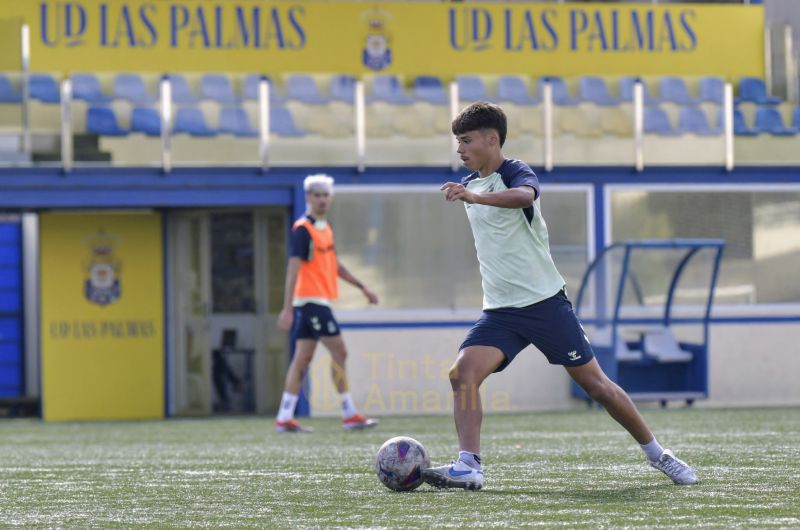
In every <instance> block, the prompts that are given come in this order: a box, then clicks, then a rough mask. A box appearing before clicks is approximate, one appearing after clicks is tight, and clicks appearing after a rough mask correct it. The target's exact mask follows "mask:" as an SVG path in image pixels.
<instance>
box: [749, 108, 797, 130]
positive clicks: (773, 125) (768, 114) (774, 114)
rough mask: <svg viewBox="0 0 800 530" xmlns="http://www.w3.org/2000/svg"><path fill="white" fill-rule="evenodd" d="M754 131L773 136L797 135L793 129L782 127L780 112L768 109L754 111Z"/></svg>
mask: <svg viewBox="0 0 800 530" xmlns="http://www.w3.org/2000/svg"><path fill="white" fill-rule="evenodd" d="M755 129H756V131H758V132H762V133H769V134H772V135H774V136H794V135H795V134H797V131H796V130H795V129H794V128H786V127H784V126H783V118H781V114H780V112H778V111H777V109H774V108H770V107H761V108H759V109H758V110H756V123H755Z"/></svg>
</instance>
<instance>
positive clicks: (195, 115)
mask: <svg viewBox="0 0 800 530" xmlns="http://www.w3.org/2000/svg"><path fill="white" fill-rule="evenodd" d="M172 130H173V132H175V133H186V134H190V135H192V136H214V135H216V134H217V132H216V131H215V130H213V129H210V128H209V127H208V126H207V125H206V118H205V116H204V115H203V111H202V110H200V109H199V108H197V107H181V108H179V109H178V112H176V113H175V123H174V125H173V127H172Z"/></svg>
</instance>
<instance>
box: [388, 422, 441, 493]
mask: <svg viewBox="0 0 800 530" xmlns="http://www.w3.org/2000/svg"><path fill="white" fill-rule="evenodd" d="M428 467H431V459H430V457H429V456H428V451H426V450H425V447H423V446H422V444H421V443H419V442H418V441H416V440H415V439H413V438H409V437H408V436H396V437H394V438H390V439H389V440H386V442H384V444H383V445H382V446H381V448H380V449H378V454H377V456H376V457H375V472H376V473H377V474H378V478H379V479H380V481H381V482H383V484H384V485H385V486H386V487H387V488H389V489H393V490H395V491H411V490H413V489H414V488H416V487H418V486H419V485H420V484H422V470H423V469H425V468H428Z"/></svg>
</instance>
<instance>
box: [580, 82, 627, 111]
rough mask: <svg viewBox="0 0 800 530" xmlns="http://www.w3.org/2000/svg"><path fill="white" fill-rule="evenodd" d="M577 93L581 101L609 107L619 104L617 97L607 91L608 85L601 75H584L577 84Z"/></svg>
mask: <svg viewBox="0 0 800 530" xmlns="http://www.w3.org/2000/svg"><path fill="white" fill-rule="evenodd" d="M578 95H579V96H580V98H581V99H582V100H583V101H588V102H589V103H594V104H595V105H602V106H606V107H610V106H613V105H618V104H619V102H620V101H619V99H617V98H615V97H613V96H612V95H611V94H609V92H608V86H607V85H606V82H605V80H604V79H603V78H602V77H596V76H584V77H581V79H580V82H579V84H578Z"/></svg>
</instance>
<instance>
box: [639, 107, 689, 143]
mask: <svg viewBox="0 0 800 530" xmlns="http://www.w3.org/2000/svg"><path fill="white" fill-rule="evenodd" d="M644 132H646V133H649V134H659V135H661V136H675V135H676V134H680V132H679V131H676V130H675V129H673V128H672V125H670V123H669V117H668V116H667V113H666V112H664V109H662V108H661V107H645V109H644Z"/></svg>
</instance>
